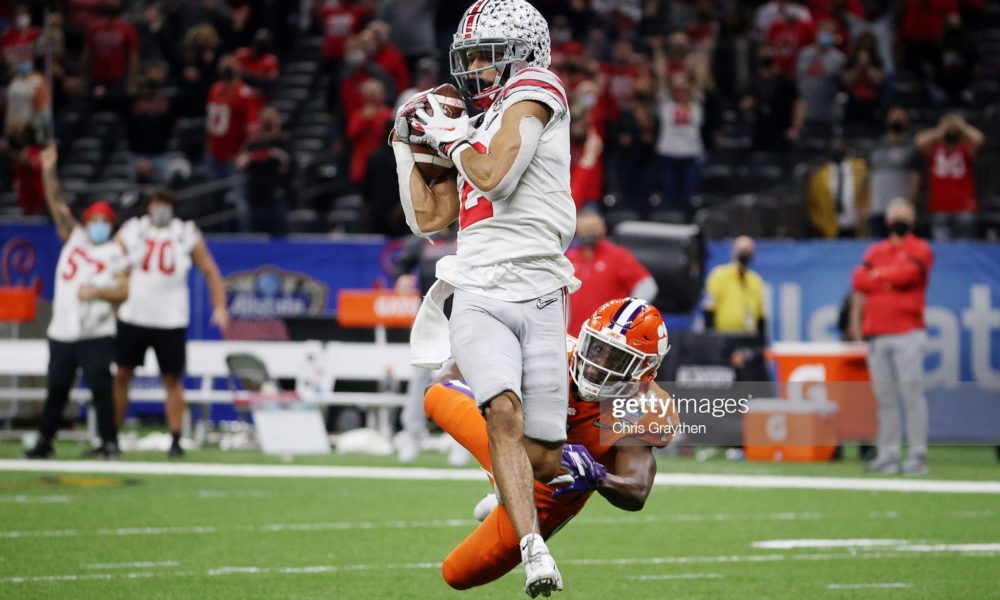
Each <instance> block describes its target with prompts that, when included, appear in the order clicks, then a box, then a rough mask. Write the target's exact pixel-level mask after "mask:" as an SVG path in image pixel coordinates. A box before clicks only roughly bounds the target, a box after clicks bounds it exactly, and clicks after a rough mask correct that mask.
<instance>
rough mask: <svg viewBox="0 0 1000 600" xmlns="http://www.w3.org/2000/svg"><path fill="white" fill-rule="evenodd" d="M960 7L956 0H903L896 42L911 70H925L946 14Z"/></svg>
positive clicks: (932, 55)
mask: <svg viewBox="0 0 1000 600" xmlns="http://www.w3.org/2000/svg"><path fill="white" fill-rule="evenodd" d="M958 9H959V4H958V0H906V4H905V5H904V6H903V13H902V15H903V16H902V22H901V23H900V27H899V42H900V45H901V46H902V49H903V64H904V65H905V66H906V67H907V68H908V69H910V70H911V71H913V72H914V73H921V72H923V71H925V70H926V69H925V67H929V66H930V64H931V63H932V62H933V60H934V57H935V54H936V45H937V42H938V39H939V38H940V37H941V30H942V29H943V28H944V21H945V18H946V17H947V16H948V15H950V14H953V13H957V12H958Z"/></svg>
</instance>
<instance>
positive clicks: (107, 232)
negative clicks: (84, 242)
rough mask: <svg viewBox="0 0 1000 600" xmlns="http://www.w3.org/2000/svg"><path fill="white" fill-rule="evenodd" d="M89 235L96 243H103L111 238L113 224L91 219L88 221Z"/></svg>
mask: <svg viewBox="0 0 1000 600" xmlns="http://www.w3.org/2000/svg"><path fill="white" fill-rule="evenodd" d="M87 235H88V236H90V241H91V242H93V243H95V244H103V243H104V242H106V241H108V240H109V239H111V224H110V223H108V222H107V221H91V222H90V223H87Z"/></svg>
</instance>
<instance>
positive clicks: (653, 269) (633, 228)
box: [612, 221, 705, 313]
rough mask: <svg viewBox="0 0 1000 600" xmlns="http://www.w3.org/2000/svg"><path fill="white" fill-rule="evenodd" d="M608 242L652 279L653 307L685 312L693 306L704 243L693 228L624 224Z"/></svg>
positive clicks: (698, 292) (697, 294)
mask: <svg viewBox="0 0 1000 600" xmlns="http://www.w3.org/2000/svg"><path fill="white" fill-rule="evenodd" d="M612 240H613V241H614V242H615V243H617V244H620V245H622V246H625V247H626V248H628V249H629V250H631V251H632V253H633V254H634V255H635V257H636V258H637V259H639V262H641V263H642V264H643V265H645V266H646V268H647V269H649V272H650V273H651V274H652V275H653V277H654V278H655V279H656V283H657V285H658V286H659V288H660V291H659V293H658V295H657V297H656V299H655V300H654V302H653V304H655V305H656V307H657V308H659V309H660V310H662V311H665V312H668V313H687V312H690V311H691V310H693V309H694V308H695V306H697V304H698V299H699V298H700V296H701V289H702V283H703V280H704V268H705V242H704V237H703V235H702V233H701V230H700V229H699V228H698V226H697V225H670V224H666V223H643V222H640V221H626V222H623V223H620V224H619V225H618V226H617V227H616V228H615V230H614V234H613V235H612Z"/></svg>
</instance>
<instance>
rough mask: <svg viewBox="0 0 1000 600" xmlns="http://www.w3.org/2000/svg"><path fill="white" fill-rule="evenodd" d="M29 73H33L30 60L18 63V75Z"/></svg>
mask: <svg viewBox="0 0 1000 600" xmlns="http://www.w3.org/2000/svg"><path fill="white" fill-rule="evenodd" d="M28 73H31V63H30V62H28V61H24V62H19V63H17V74H18V75H27V74H28Z"/></svg>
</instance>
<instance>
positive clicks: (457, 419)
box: [424, 383, 493, 472]
mask: <svg viewBox="0 0 1000 600" xmlns="http://www.w3.org/2000/svg"><path fill="white" fill-rule="evenodd" d="M424 412H425V413H427V418H429V419H430V420H431V421H434V422H435V423H437V424H438V426H439V427H440V428H441V429H444V430H445V432H447V433H448V434H449V435H450V436H451V437H453V438H455V440H457V441H458V443H459V444H461V445H462V446H464V447H465V449H466V450H468V451H469V452H471V453H472V456H474V457H476V460H477V461H479V464H480V466H482V467H483V468H484V469H486V470H487V471H489V472H492V470H493V467H492V463H491V462H490V438H489V435H488V434H487V433H486V419H484V418H483V415H482V414H481V413H480V412H479V407H478V406H476V401H475V400H474V399H473V398H472V396H471V394H470V393H467V392H465V391H464V390H462V389H461V388H458V387H456V386H451V385H449V384H445V383H438V384H435V385H433V386H431V388H430V389H428V390H427V393H426V394H424Z"/></svg>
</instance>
